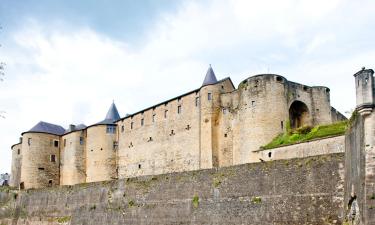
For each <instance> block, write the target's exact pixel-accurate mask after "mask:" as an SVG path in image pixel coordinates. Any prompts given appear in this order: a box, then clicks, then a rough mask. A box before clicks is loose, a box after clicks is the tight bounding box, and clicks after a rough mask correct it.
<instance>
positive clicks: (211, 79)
mask: <svg viewBox="0 0 375 225" xmlns="http://www.w3.org/2000/svg"><path fill="white" fill-rule="evenodd" d="M216 82H217V79H216V76H215V73H214V70H213V69H212V67H211V64H210V67H209V68H208V70H207V73H206V77H205V78H204V81H203V84H202V86H206V85H210V84H214V83H216Z"/></svg>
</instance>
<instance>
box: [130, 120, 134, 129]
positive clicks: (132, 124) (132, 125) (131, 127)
mask: <svg viewBox="0 0 375 225" xmlns="http://www.w3.org/2000/svg"><path fill="white" fill-rule="evenodd" d="M133 127H134V122H131V123H130V129H131V130H132V129H133Z"/></svg>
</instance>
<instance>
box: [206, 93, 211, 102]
mask: <svg viewBox="0 0 375 225" xmlns="http://www.w3.org/2000/svg"><path fill="white" fill-rule="evenodd" d="M207 98H208V101H211V100H212V93H208V95H207Z"/></svg>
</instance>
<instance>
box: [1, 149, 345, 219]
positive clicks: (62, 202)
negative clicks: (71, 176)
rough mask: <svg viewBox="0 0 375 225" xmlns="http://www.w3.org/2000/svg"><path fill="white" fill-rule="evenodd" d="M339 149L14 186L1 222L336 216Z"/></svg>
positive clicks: (338, 216) (340, 178)
mask: <svg viewBox="0 0 375 225" xmlns="http://www.w3.org/2000/svg"><path fill="white" fill-rule="evenodd" d="M343 166H344V155H343V154H342V153H339V154H331V155H324V156H317V157H309V158H304V159H292V160H280V161H273V162H264V163H252V164H245V165H239V166H231V167H225V168H219V169H208V170H200V171H190V172H183V173H173V174H164V175H158V176H146V177H137V178H131V179H121V180H118V181H109V182H99V183H92V184H82V185H75V186H65V187H55V188H51V189H47V190H46V189H38V190H28V191H21V192H17V196H15V194H13V193H8V194H7V193H4V192H1V191H0V224H4V225H10V224H12V225H23V224H28V225H57V224H69V225H78V224H80V225H81V224H90V225H106V224H108V225H109V224H110V225H116V224H162V225H169V224H202V225H204V224H263V225H271V224H272V225H275V224H289V225H297V224H311V225H321V224H341V222H342V218H343V217H342V211H343V208H342V206H343V205H342V200H343V179H344V177H343V170H344V167H343Z"/></svg>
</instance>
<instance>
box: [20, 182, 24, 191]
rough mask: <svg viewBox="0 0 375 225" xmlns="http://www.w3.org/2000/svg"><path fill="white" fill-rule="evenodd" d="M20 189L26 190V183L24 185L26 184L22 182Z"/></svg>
mask: <svg viewBox="0 0 375 225" xmlns="http://www.w3.org/2000/svg"><path fill="white" fill-rule="evenodd" d="M20 189H21V190H23V189H25V183H24V182H21V183H20Z"/></svg>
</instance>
